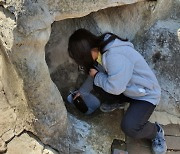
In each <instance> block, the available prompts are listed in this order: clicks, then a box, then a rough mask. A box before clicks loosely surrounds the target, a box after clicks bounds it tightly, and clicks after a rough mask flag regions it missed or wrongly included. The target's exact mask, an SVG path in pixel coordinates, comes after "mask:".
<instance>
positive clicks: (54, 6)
mask: <svg viewBox="0 0 180 154" xmlns="http://www.w3.org/2000/svg"><path fill="white" fill-rule="evenodd" d="M140 1H144V0H86V1H82V0H73V1H72V0H61V1H57V0H51V1H47V0H46V2H47V4H48V6H49V10H50V11H51V12H53V16H54V17H55V20H56V21H57V20H62V19H67V18H77V17H82V16H85V15H87V14H89V13H91V12H96V11H98V10H101V9H104V8H108V7H113V6H121V5H126V4H133V3H136V2H140ZM62 6H63V7H62Z"/></svg>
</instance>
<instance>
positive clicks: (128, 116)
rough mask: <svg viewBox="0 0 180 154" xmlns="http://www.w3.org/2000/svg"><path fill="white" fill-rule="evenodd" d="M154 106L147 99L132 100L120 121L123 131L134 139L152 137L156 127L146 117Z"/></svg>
mask: <svg viewBox="0 0 180 154" xmlns="http://www.w3.org/2000/svg"><path fill="white" fill-rule="evenodd" d="M155 107H156V106H155V105H153V104H151V103H149V102H147V101H141V100H132V101H131V103H130V106H129V108H128V109H127V111H126V113H125V115H124V117H123V119H122V122H121V128H122V130H123V131H124V133H125V134H126V135H128V136H130V137H132V138H135V139H143V138H144V139H154V138H155V136H156V133H157V127H156V125H155V124H154V123H151V122H149V121H148V119H149V117H150V116H151V114H152V113H153V111H154V109H155Z"/></svg>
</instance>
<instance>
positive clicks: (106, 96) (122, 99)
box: [93, 84, 132, 104]
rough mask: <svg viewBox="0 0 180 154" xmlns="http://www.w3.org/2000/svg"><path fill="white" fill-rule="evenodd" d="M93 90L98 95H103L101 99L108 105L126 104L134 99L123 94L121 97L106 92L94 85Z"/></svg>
mask: <svg viewBox="0 0 180 154" xmlns="http://www.w3.org/2000/svg"><path fill="white" fill-rule="evenodd" d="M93 89H94V90H95V92H96V93H98V94H99V95H101V97H102V98H103V99H104V100H105V101H106V102H107V103H108V104H112V103H115V102H117V101H118V103H124V102H130V101H131V100H132V99H131V98H129V97H126V96H125V95H124V94H123V93H122V94H120V95H113V94H110V93H108V92H106V91H104V90H103V89H102V88H100V87H98V86H96V85H94V84H93Z"/></svg>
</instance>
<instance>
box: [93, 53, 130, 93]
mask: <svg viewBox="0 0 180 154" xmlns="http://www.w3.org/2000/svg"><path fill="white" fill-rule="evenodd" d="M105 68H106V70H107V74H105V73H102V72H98V73H97V74H96V76H95V78H94V84H95V85H96V86H98V87H101V88H102V89H103V90H104V91H106V92H108V93H110V94H114V95H119V94H121V93H122V92H124V91H125V90H126V86H127V84H128V82H129V81H130V79H131V77H132V73H133V68H134V64H133V63H132V62H131V61H130V60H129V59H127V58H126V57H125V56H123V55H121V54H118V53H111V54H108V55H107V57H106V59H105Z"/></svg>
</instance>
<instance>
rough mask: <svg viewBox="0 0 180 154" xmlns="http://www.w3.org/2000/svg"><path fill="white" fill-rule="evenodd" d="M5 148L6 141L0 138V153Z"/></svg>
mask: <svg viewBox="0 0 180 154" xmlns="http://www.w3.org/2000/svg"><path fill="white" fill-rule="evenodd" d="M6 150H7V146H6V143H5V142H4V141H3V140H2V139H1V138H0V153H4V152H5V151H6Z"/></svg>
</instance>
